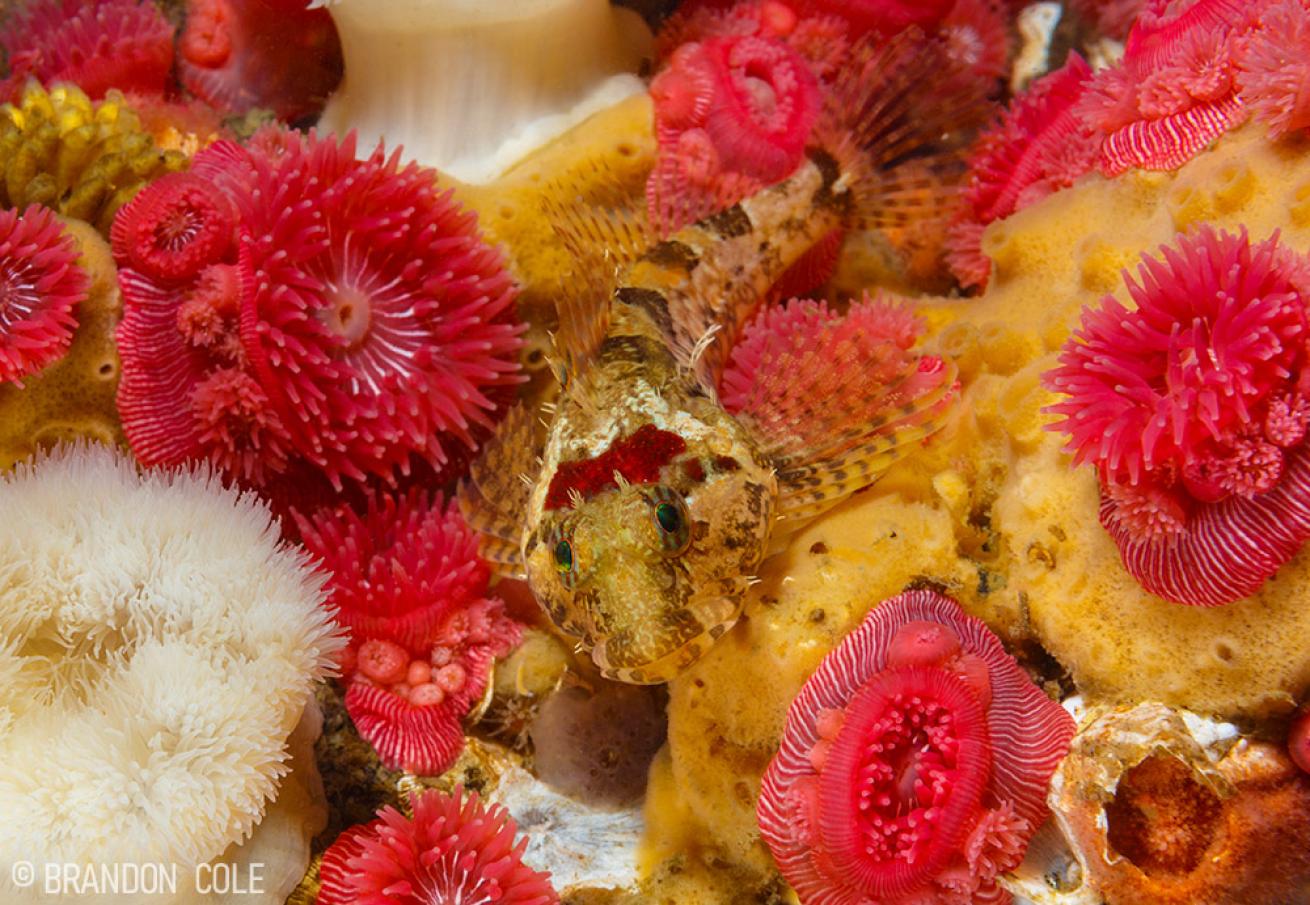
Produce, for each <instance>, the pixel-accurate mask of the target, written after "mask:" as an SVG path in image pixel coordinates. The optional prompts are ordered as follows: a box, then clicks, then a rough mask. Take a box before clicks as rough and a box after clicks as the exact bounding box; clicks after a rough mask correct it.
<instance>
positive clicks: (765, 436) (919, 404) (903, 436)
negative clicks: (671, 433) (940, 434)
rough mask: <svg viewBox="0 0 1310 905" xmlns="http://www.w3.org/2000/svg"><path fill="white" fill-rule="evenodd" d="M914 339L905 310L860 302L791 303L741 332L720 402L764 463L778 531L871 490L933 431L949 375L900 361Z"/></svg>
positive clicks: (930, 359)
mask: <svg viewBox="0 0 1310 905" xmlns="http://www.w3.org/2000/svg"><path fill="white" fill-rule="evenodd" d="M918 330H919V323H918V320H917V318H916V317H915V316H914V315H913V313H912V312H911V311H910V309H909V308H907V307H904V306H902V305H899V304H896V303H894V302H892V301H890V300H888V299H885V298H876V299H870V298H868V297H867V296H866V297H865V299H864V300H863V301H861V302H857V303H855V304H853V305H852V306H851V307H850V309H849V310H848V311H847V312H846V313H844V314H843V313H838V312H836V311H832V310H830V309H829V308H828V306H827V305H826V304H825V303H821V302H813V301H807V300H795V301H792V302H791V303H789V304H788V305H786V306H785V307H780V308H776V309H770V310H769V311H767V312H765V313H764V314H763V315H761V317H760V318H758V319H757V320H756V321H754V322H752V324H751V325H750V326H749V327H748V328H747V330H746V332H745V334H744V336H743V340H742V342H741V344H740V346H739V347H738V348H737V349H736V350H734V354H733V358H732V362H731V367H730V369H729V371H728V372H727V373H726V374H725V376H724V382H723V391H722V394H721V398H722V401H723V403H724V405H725V406H726V407H727V408H728V410H729V411H731V412H732V413H733V414H734V415H735V416H736V417H737V419H738V420H739V421H741V422H742V423H743V424H745V425H746V426H747V427H748V428H749V429H750V430H751V431H752V433H753V434H754V435H755V437H756V438H757V442H758V443H759V444H760V448H761V450H762V451H763V452H764V453H765V454H766V455H767V456H769V458H770V459H771V460H772V461H773V462H774V463H775V466H776V468H777V475H778V491H779V506H778V514H779V517H780V518H781V519H782V520H783V521H784V522H794V521H799V520H801V519H804V518H809V517H811V516H813V515H817V514H818V513H819V512H821V511H823V510H824V509H826V508H828V507H830V506H832V505H834V504H835V503H837V502H839V501H840V500H841V499H843V498H844V497H846V496H848V495H849V494H851V493H854V492H855V491H857V490H859V489H861V488H862V487H867V486H868V485H869V484H872V483H873V482H874V481H876V480H877V479H878V477H879V476H881V474H882V473H883V472H884V471H886V469H887V468H889V467H890V466H891V465H892V464H893V463H895V462H896V461H897V460H898V459H899V458H901V457H902V456H903V455H905V454H906V453H907V452H908V451H910V450H911V449H912V448H913V447H914V444H916V443H918V442H920V441H922V440H923V439H925V438H926V437H928V436H930V435H931V434H932V433H934V432H935V431H936V430H937V429H939V428H940V427H941V426H942V423H943V419H944V418H945V417H946V415H947V413H948V412H949V410H950V408H951V404H952V403H953V401H954V399H955V395H956V394H955V382H956V372H955V368H954V366H953V364H951V363H950V362H949V361H945V360H943V359H941V358H938V357H936V356H919V355H917V354H915V353H913V352H912V351H910V348H911V346H912V344H913V342H914V341H915V339H916V338H917V334H918Z"/></svg>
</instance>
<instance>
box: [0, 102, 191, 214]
mask: <svg viewBox="0 0 1310 905" xmlns="http://www.w3.org/2000/svg"><path fill="white" fill-rule="evenodd" d="M186 163H187V158H186V155H184V154H182V153H181V152H179V151H165V150H163V149H161V148H159V147H158V146H157V145H156V144H155V141H154V139H153V138H151V137H150V135H149V134H148V133H146V132H145V131H144V130H143V129H142V128H141V124H140V121H139V120H138V119H137V117H136V115H135V114H134V113H133V112H132V111H131V110H130V109H129V108H128V107H127V106H126V105H125V101H124V99H123V97H122V95H121V94H119V93H118V92H116V91H111V92H109V95H108V96H107V97H106V98H105V99H104V100H102V101H96V102H93V101H91V99H90V98H88V97H87V96H86V94H85V93H84V92H83V91H81V90H80V89H79V88H77V87H76V86H73V85H66V84H60V85H56V86H54V87H53V88H51V89H49V90H46V89H44V88H42V87H41V86H39V85H38V84H36V83H35V82H33V83H31V84H29V85H28V86H27V89H26V90H25V91H24V92H23V97H22V99H21V100H20V102H19V103H18V105H17V106H15V105H13V104H5V105H4V106H2V107H0V171H2V172H3V173H4V178H3V180H0V205H3V206H5V207H24V206H26V205H28V204H33V203H36V204H43V205H45V206H46V207H50V208H53V209H54V210H56V211H58V212H59V213H60V214H62V215H64V216H65V217H72V218H76V219H78V220H86V221H87V222H89V223H91V224H92V225H93V226H95V227H96V229H98V230H100V232H101V233H102V234H104V235H108V233H109V226H110V224H111V223H112V222H113V219H114V214H115V212H117V210H118V209H119V208H120V207H122V206H123V205H124V204H125V203H127V202H128V201H130V200H131V199H132V197H133V196H134V195H135V194H136V193H137V192H138V191H139V190H140V189H141V187H142V186H144V185H145V184H146V183H147V182H149V181H150V180H151V179H154V178H156V177H158V176H161V175H163V174H164V173H168V172H173V171H176V170H181V169H183V168H185V166H186Z"/></svg>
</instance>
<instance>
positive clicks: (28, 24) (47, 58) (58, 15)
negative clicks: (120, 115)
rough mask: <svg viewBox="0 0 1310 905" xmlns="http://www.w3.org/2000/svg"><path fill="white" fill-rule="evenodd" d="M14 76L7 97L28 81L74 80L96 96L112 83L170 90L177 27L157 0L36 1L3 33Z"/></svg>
mask: <svg viewBox="0 0 1310 905" xmlns="http://www.w3.org/2000/svg"><path fill="white" fill-rule="evenodd" d="M0 47H3V48H4V50H5V52H6V53H7V54H8V56H9V68H10V71H11V75H10V78H9V79H8V80H7V81H0V101H11V100H16V99H17V97H18V93H19V92H20V91H21V90H22V88H23V83H24V82H26V81H27V79H28V78H35V79H37V80H38V81H40V82H42V83H43V84H46V85H49V84H50V83H52V82H56V81H62V82H72V83H74V84H75V85H77V86H78V87H79V88H81V89H82V90H83V91H85V92H86V93H87V95H88V96H89V97H90V98H91V99H92V100H97V99H99V98H101V97H104V94H105V92H106V91H108V90H109V89H110V88H117V89H119V90H120V91H130V92H140V93H143V94H156V95H158V94H163V93H164V91H165V90H167V88H168V83H169V75H170V74H171V72H172V69H173V28H172V26H170V25H169V24H168V20H167V19H165V18H164V16H163V14H162V13H160V11H159V8H158V7H157V6H155V4H154V3H152V2H150V0H35V2H33V3H31V4H29V6H28V8H27V9H26V11H25V12H23V13H20V14H17V15H15V16H13V17H12V18H11V20H10V21H9V23H8V24H7V25H6V26H5V28H4V29H3V31H0Z"/></svg>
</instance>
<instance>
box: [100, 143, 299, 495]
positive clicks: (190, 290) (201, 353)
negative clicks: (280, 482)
mask: <svg viewBox="0 0 1310 905" xmlns="http://www.w3.org/2000/svg"><path fill="white" fill-rule="evenodd" d="M253 177H254V166H253V163H252V158H251V152H249V151H247V150H246V149H243V148H239V147H237V146H236V145H234V144H231V143H230V142H225V141H222V142H217V143H215V144H214V145H212V146H211V147H209V148H207V149H205V150H204V151H201V152H200V153H199V154H197V155H196V157H195V159H194V160H193V161H192V165H191V168H190V169H189V170H188V171H187V172H185V173H178V174H174V175H170V176H165V177H163V178H162V179H159V180H157V181H155V182H154V183H152V184H151V185H149V186H147V187H146V188H145V189H143V190H142V191H141V192H140V193H139V194H138V195H137V196H136V198H134V199H133V200H132V201H131V202H129V203H128V204H127V205H125V206H124V207H123V208H122V209H121V210H120V211H119V212H118V214H117V216H116V217H115V219H114V224H113V228H112V230H111V231H110V238H111V241H112V244H113V250H114V257H115V259H116V260H117V261H118V265H119V271H118V279H119V286H120V288H121V289H122V291H123V320H122V321H121V322H120V323H119V325H118V329H117V331H116V334H115V335H116V339H117V343H118V350H119V354H120V355H121V356H122V359H123V373H122V378H121V380H120V381H119V385H118V409H119V414H120V415H121V417H122V420H123V431H124V433H125V434H126V435H127V439H128V443H129V444H130V445H131V447H132V452H133V454H134V455H135V456H136V457H137V459H138V460H139V461H140V462H142V463H143V464H145V465H178V464H181V463H183V462H186V461H190V460H193V459H201V458H203V459H208V460H209V461H211V462H213V463H214V464H215V465H217V466H218V467H219V468H221V469H222V470H223V471H225V472H226V473H228V474H232V475H234V476H237V477H239V478H241V479H243V480H247V481H250V482H252V483H255V484H262V483H264V482H266V481H267V479H268V478H269V477H270V476H271V475H275V474H281V473H283V472H285V471H286V469H287V467H288V464H289V463H290V461H291V460H292V458H293V457H294V455H295V453H294V449H293V447H292V444H291V437H290V434H289V432H288V431H287V429H286V428H285V427H284V425H283V423H282V418H281V416H280V415H279V414H278V412H277V410H276V409H275V408H274V407H273V406H272V404H271V400H270V399H269V395H268V393H267V391H266V390H265V389H264V388H263V387H262V386H260V385H259V383H258V381H257V380H256V379H255V377H254V376H253V375H252V374H251V373H250V371H249V369H248V367H247V366H246V360H245V353H244V351H243V350H242V348H241V340H240V335H239V330H238V320H239V315H240V302H241V296H242V293H243V292H245V291H247V290H248V286H249V283H250V279H251V267H250V262H249V258H248V255H247V256H242V255H241V254H240V253H239V249H238V243H237V230H238V224H239V213H238V210H237V206H236V200H235V199H236V198H237V197H239V196H241V195H243V194H244V193H246V192H248V191H249V188H250V185H251V183H252V181H253Z"/></svg>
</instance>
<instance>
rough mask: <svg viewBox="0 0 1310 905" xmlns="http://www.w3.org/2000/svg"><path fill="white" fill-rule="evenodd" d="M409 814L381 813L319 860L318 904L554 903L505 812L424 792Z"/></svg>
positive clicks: (459, 792) (458, 792)
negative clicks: (529, 864) (528, 859)
mask: <svg viewBox="0 0 1310 905" xmlns="http://www.w3.org/2000/svg"><path fill="white" fill-rule="evenodd" d="M410 805H411V808H412V810H413V814H414V816H413V817H412V818H407V817H405V816H404V815H403V814H401V813H400V812H399V811H397V810H396V809H395V808H390V807H388V808H383V809H382V810H381V811H380V812H379V813H378V818H377V819H376V820H374V821H373V822H372V823H367V824H364V825H362V826H356V827H353V828H351V829H349V830H347V831H346V832H344V833H343V834H342V835H341V836H340V837H339V838H338V839H337V841H336V842H334V843H333V844H332V845H331V846H330V847H329V848H328V850H327V851H326V852H325V853H324V855H323V862H322V866H321V867H320V869H319V880H320V887H319V893H318V905H426V903H451V905H455V903H458V905H493V903H494V905H556V903H558V902H559V900H560V899H559V895H558V894H557V893H556V892H555V890H554V889H553V888H552V887H551V885H550V874H548V873H542V872H539V871H535V870H533V869H532V868H530V867H528V866H527V865H525V864H524V863H523V851H524V849H525V848H526V847H527V843H528V840H527V838H526V837H525V838H522V839H519V840H518V841H517V842H516V841H515V839H514V837H515V834H516V833H517V832H518V827H517V825H516V824H515V823H514V821H513V820H512V819H511V818H510V816H509V814H508V813H507V812H506V811H505V809H504V808H502V807H500V806H498V805H492V806H491V807H487V806H486V805H484V804H483V803H482V802H481V801H480V800H479V799H478V796H477V794H476V793H469V794H468V795H467V796H466V795H465V794H464V791H463V789H462V788H458V787H457V788H456V789H455V791H454V793H453V794H451V795H447V794H445V793H443V792H437V791H429V792H424V793H422V794H420V795H415V796H414V797H413V798H411V799H410Z"/></svg>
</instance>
